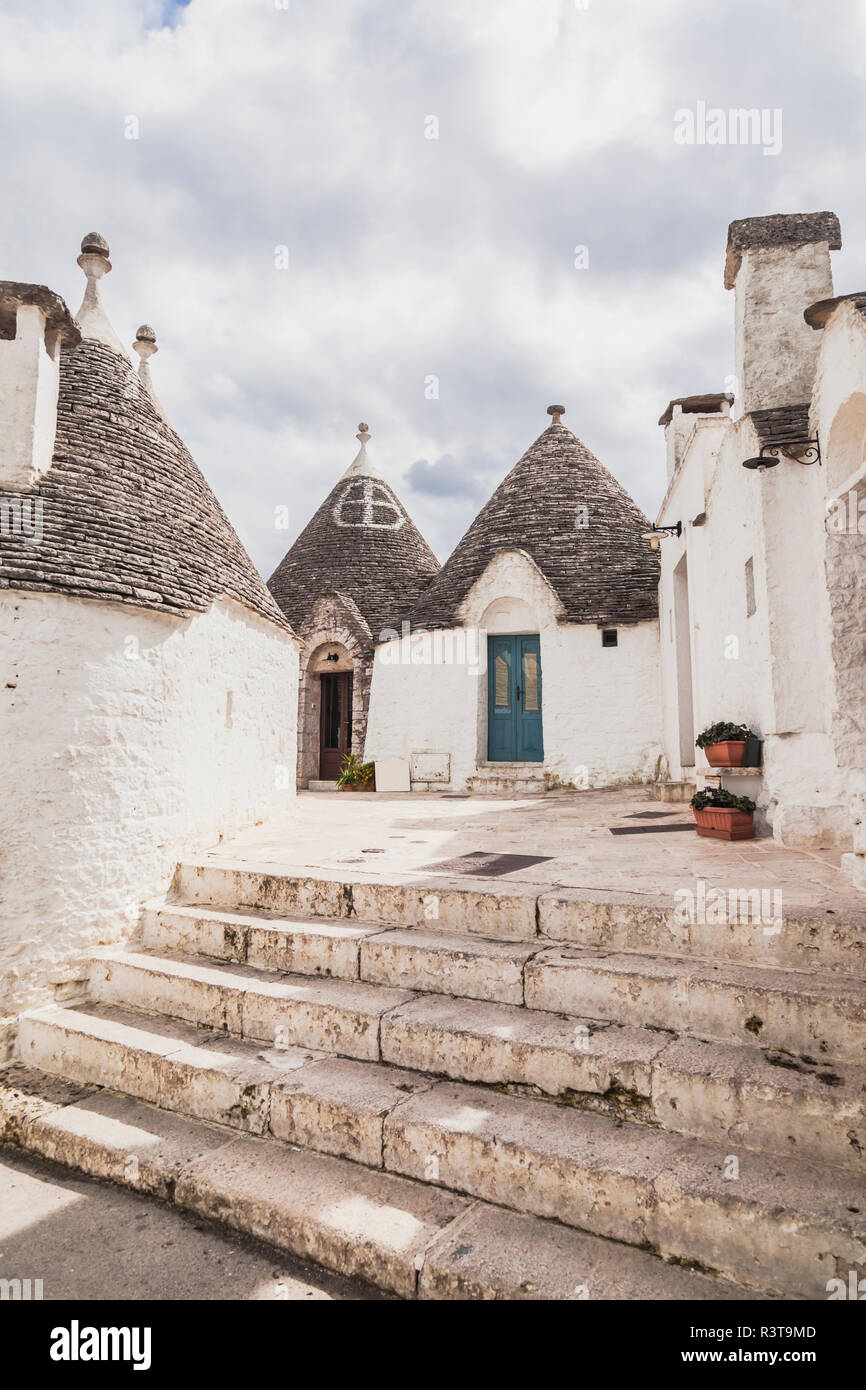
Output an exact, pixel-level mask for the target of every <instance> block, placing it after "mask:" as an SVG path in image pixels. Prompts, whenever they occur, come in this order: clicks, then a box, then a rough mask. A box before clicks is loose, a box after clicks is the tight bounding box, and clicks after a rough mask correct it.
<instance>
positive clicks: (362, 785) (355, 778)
mask: <svg viewBox="0 0 866 1390" xmlns="http://www.w3.org/2000/svg"><path fill="white" fill-rule="evenodd" d="M375 790H376V780H375V768H374V766H373V764H372V763H362V762H361V759H360V758H359V757H358V756H357V754H355V753H347V754H346V756H345V758H344V759H343V761H342V763H341V764H340V775H339V777H338V778H337V791H338V792H374V791H375Z"/></svg>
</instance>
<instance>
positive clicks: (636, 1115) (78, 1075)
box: [19, 996, 866, 1173]
mask: <svg viewBox="0 0 866 1390" xmlns="http://www.w3.org/2000/svg"><path fill="white" fill-rule="evenodd" d="M476 1013H477V1016H475V1014H476ZM385 1023H386V1025H387V1026H386V1027H384V1028H383V1033H382V1039H381V1046H380V1051H379V1054H378V1057H377V1058H376V1059H375V1060H374V1061H371V1062H357V1061H353V1060H350V1059H346V1058H340V1059H339V1060H338V1059H336V1058H334V1056H333V1054H329V1053H327V1052H324V1051H322V1050H320V1049H317V1048H315V1047H312V1046H307V1045H305V1044H304V1043H303V1042H301V1043H299V1044H294V1045H283V1046H281V1047H279V1048H277V1047H272V1046H269V1045H265V1046H262V1045H260V1043H258V1042H253V1041H250V1040H242V1039H238V1038H235V1037H230V1036H227V1035H225V1034H223V1033H217V1032H214V1031H213V1030H212V1029H202V1028H201V1027H198V1028H196V1027H195V1026H192V1025H190V1024H183V1023H180V1022H178V1021H177V1020H174V1019H169V1018H165V1017H162V1016H159V1015H156V1016H154V1015H152V1014H147V1013H141V1012H135V1011H131V1010H129V1009H128V1008H127V1009H122V1008H118V1007H116V1006H111V1005H98V1006H90V1007H88V1008H86V1009H82V1010H68V1009H48V1010H40V1011H38V1012H36V1013H34V1014H30V1015H26V1016H25V1017H24V1018H23V1019H22V1021H21V1029H20V1037H19V1055H20V1057H21V1059H22V1060H23V1061H25V1062H26V1063H27V1064H28V1065H31V1066H35V1067H38V1068H40V1069H41V1070H43V1071H46V1072H50V1073H52V1074H55V1075H60V1076H65V1077H67V1078H68V1079H70V1080H72V1081H75V1082H77V1083H80V1084H101V1085H106V1086H112V1087H114V1088H115V1089H117V1090H121V1091H124V1092H125V1093H127V1094H129V1095H132V1096H134V1097H135V1098H136V1099H139V1100H145V1101H149V1102H151V1103H153V1104H156V1105H161V1106H163V1107H165V1108H166V1109H177V1110H180V1111H181V1112H182V1113H184V1114H189V1115H192V1116H195V1117H198V1118H201V1119H210V1120H214V1121H216V1122H218V1123H220V1124H228V1125H232V1126H234V1127H236V1128H239V1129H243V1130H245V1131H247V1132H249V1133H262V1132H263V1131H264V1130H265V1129H266V1128H267V1124H268V1120H267V1116H268V1114H269V1113H270V1114H271V1116H273V1114H274V1113H275V1109H276V1110H277V1111H278V1110H279V1109H280V1105H279V1104H277V1105H276V1107H275V1106H274V1103H273V1100H272V1097H273V1096H274V1095H275V1094H276V1093H277V1092H280V1094H283V1093H284V1092H285V1090H286V1086H285V1085H281V1083H282V1082H284V1081H285V1080H286V1078H287V1077H288V1078H289V1083H290V1084H289V1089H293V1088H294V1087H295V1083H296V1081H297V1079H298V1078H297V1077H296V1075H295V1074H296V1072H297V1071H298V1069H299V1068H302V1069H303V1077H302V1078H301V1079H302V1080H306V1079H312V1080H314V1081H315V1080H316V1079H318V1078H319V1077H320V1076H324V1075H327V1076H328V1077H329V1078H331V1079H334V1080H336V1081H337V1082H338V1083H340V1084H342V1080H341V1079H342V1078H347V1084H348V1085H349V1087H350V1093H351V1094H353V1095H354V1093H355V1090H357V1094H358V1095H360V1094H361V1093H362V1092H364V1090H365V1088H369V1087H372V1094H373V1095H374V1097H375V1110H374V1114H376V1115H380V1114H381V1112H382V1104H381V1102H382V1096H383V1094H384V1095H385V1096H386V1098H387V1096H388V1095H390V1094H392V1093H394V1094H396V1096H397V1099H398V1100H399V1099H403V1098H405V1095H406V1094H409V1093H411V1092H412V1091H414V1090H417V1089H419V1088H421V1087H423V1086H429V1085H432V1084H433V1083H434V1081H438V1080H439V1079H440V1078H447V1079H448V1080H452V1081H459V1082H473V1083H478V1084H480V1085H482V1086H485V1085H486V1086H490V1087H496V1088H498V1089H500V1090H509V1091H510V1092H511V1093H513V1094H518V1095H531V1096H537V1097H540V1098H541V1099H558V1100H559V1101H560V1102H561V1103H563V1104H565V1105H568V1106H571V1107H574V1108H579V1109H587V1110H595V1111H598V1112H600V1113H605V1114H608V1115H611V1116H613V1117H617V1118H619V1117H626V1118H629V1119H630V1120H639V1121H642V1122H644V1123H648V1124H654V1125H660V1126H663V1127H664V1128H666V1129H668V1130H670V1131H671V1132H676V1133H680V1134H685V1135H691V1136H696V1137H699V1138H702V1139H707V1140H711V1141H716V1142H723V1143H725V1144H727V1145H728V1146H736V1147H737V1148H738V1149H740V1148H751V1149H763V1150H767V1151H768V1152H771V1153H776V1154H779V1155H783V1156H796V1157H797V1158H800V1159H803V1160H809V1161H812V1162H829V1163H832V1164H834V1165H837V1166H839V1167H847V1168H849V1169H852V1170H853V1171H855V1172H857V1173H861V1172H862V1171H863V1151H864V1149H866V1114H864V1100H863V1097H864V1094H866V1069H863V1068H855V1067H842V1068H841V1070H840V1072H834V1073H829V1072H828V1071H827V1070H826V1069H825V1070H823V1071H818V1070H816V1069H811V1068H807V1067H805V1066H804V1065H803V1064H799V1066H798V1065H797V1064H796V1062H795V1059H791V1058H788V1057H782V1056H780V1055H778V1054H767V1053H764V1052H762V1051H761V1050H759V1049H754V1048H740V1047H734V1046H729V1047H727V1048H719V1047H718V1046H716V1045H714V1044H709V1043H701V1042H697V1041H694V1040H692V1039H688V1038H672V1036H671V1035H670V1034H666V1033H660V1032H653V1031H651V1030H639V1029H616V1028H607V1029H604V1028H603V1029H601V1030H599V1031H598V1032H597V1033H592V1034H589V1035H587V1037H586V1038H580V1039H578V1043H579V1046H578V1047H575V1046H574V1042H575V1039H574V1033H573V1030H572V1029H571V1025H570V1023H566V1021H565V1020H562V1019H557V1018H550V1017H547V1018H544V1017H542V1018H541V1019H540V1020H538V1019H536V1018H533V1016H532V1015H531V1014H529V1013H528V1011H526V1010H519V1009H515V1008H513V1007H509V1006H505V1007H503V1006H495V1005H481V1006H479V1005H476V1004H461V1003H460V1002H459V1001H454V1000H445V999H441V998H436V997H433V996H431V997H429V998H424V997H421V998H419V999H418V1000H416V1001H414V1002H413V1003H412V1004H410V1005H408V1006H406V1007H403V1008H398V1009H397V1010H395V1012H394V1014H393V1016H392V1018H389V1019H387V1020H386V1021H385ZM563 1025H565V1027H563ZM566 1030H568V1031H566ZM584 1047H585V1048H586V1049H587V1050H584ZM380 1061H381V1062H383V1063H384V1064H385V1065H380V1064H379V1062H380ZM312 1062H316V1063H328V1066H327V1067H325V1066H320V1067H318V1069H316V1068H313V1069H312V1070H311V1068H310V1064H311V1063H312ZM394 1088H397V1091H396V1092H395V1091H394ZM315 1115H316V1122H317V1123H321V1125H322V1130H323V1136H324V1137H323V1138H322V1140H321V1141H318V1142H317V1141H316V1139H315V1138H313V1137H310V1138H308V1140H307V1141H306V1142H307V1143H308V1145H309V1147H313V1148H317V1147H323V1146H324V1148H325V1150H326V1151H327V1152H334V1151H335V1150H334V1149H332V1148H331V1147H329V1143H330V1140H329V1138H328V1135H329V1134H330V1130H331V1127H332V1126H334V1127H336V1131H337V1133H338V1135H339V1136H341V1138H340V1142H341V1143H342V1142H343V1137H344V1136H345V1135H346V1134H347V1133H348V1132H350V1131H351V1132H352V1133H354V1132H355V1131H356V1129H357V1127H358V1123H359V1121H358V1120H357V1117H355V1118H354V1119H352V1120H351V1122H350V1120H349V1118H348V1116H347V1114H331V1115H327V1116H325V1115H324V1114H323V1113H322V1112H321V1111H318V1110H317V1111H315ZM280 1137H287V1136H286V1135H285V1134H281V1136H280ZM359 1143H360V1141H359ZM371 1144H372V1148H371ZM377 1145H378V1151H381V1135H379V1136H378V1138H376V1139H374V1140H370V1139H369V1138H368V1139H367V1140H365V1141H364V1144H363V1145H361V1147H358V1148H355V1149H350V1150H346V1149H343V1148H340V1149H339V1150H336V1151H337V1152H339V1153H340V1154H341V1155H342V1156H343V1157H349V1158H359V1159H360V1160H361V1161H363V1162H368V1163H374V1162H377V1161H378V1160H376V1159H374V1158H373V1157H371V1153H373V1151H374V1150H375V1149H376V1146H377Z"/></svg>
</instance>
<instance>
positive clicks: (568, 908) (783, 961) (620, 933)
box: [171, 858, 866, 978]
mask: <svg viewBox="0 0 866 1390" xmlns="http://www.w3.org/2000/svg"><path fill="white" fill-rule="evenodd" d="M685 887H686V888H688V887H689V885H685ZM693 887H694V885H693ZM704 887H705V886H704ZM738 887H739V885H737V884H736V883H733V884H731V885H730V894H731V895H736V897H735V899H734V897H733V896H732V900H731V902H730V904H729V913H728V916H729V920H726V921H725V922H723V923H716V922H715V921H714V920H712V914H711V912H710V911H709V907H710V905H711V904H710V903H709V902H708V901H707V895H706V892H703V895H702V893H701V892H698V891H697V888H695V892H694V893H693V894H692V898H691V899H689V902H688V904H686V903H683V902H679V901H678V900H675V901H671V900H670V899H668V898H662V897H651V896H650V895H647V894H643V893H628V892H619V893H601V892H598V891H594V890H590V889H576V888H550V889H541V890H539V888H538V887H537V886H535V885H532V884H524V883H520V882H516V881H513V880H509V881H507V882H506V881H504V880H502V879H499V880H479V879H475V878H472V879H469V880H467V879H466V878H452V877H448V876H446V875H436V874H430V875H428V876H426V877H424V876H422V874H420V873H415V874H412V875H404V876H395V878H394V879H393V880H392V881H391V882H389V883H381V882H375V881H373V880H372V879H371V878H370V879H365V878H363V877H362V876H359V875H356V876H354V877H349V878H346V877H345V876H343V875H341V874H339V873H338V872H336V871H334V872H333V873H322V874H320V875H319V876H317V877H313V876H311V875H307V874H300V875H292V874H290V873H285V872H283V873H274V872H273V868H272V866H260V867H255V866H250V865H249V864H245V863H239V864H227V863H224V862H221V861H214V860H211V859H207V858H206V859H191V860H188V861H185V862H184V863H182V864H180V865H178V869H177V873H176V875H175V881H174V888H173V897H174V899H175V902H174V903H173V904H171V906H186V907H193V906H200V907H201V908H202V909H206V910H209V909H211V908H215V909H218V910H224V911H228V912H230V913H233V914H241V915H243V914H245V913H247V914H248V913H250V912H253V913H255V912H260V913H266V914H269V915H271V916H274V917H281V918H285V919H297V918H306V919H319V920H322V919H324V920H330V921H336V922H339V923H342V924H343V925H347V926H348V925H356V926H357V925H359V924H363V923H365V922H366V923H379V925H380V930H382V929H384V928H385V927H387V926H396V927H400V928H407V927H417V928H420V929H422V930H425V931H442V932H449V933H457V934H463V935H470V936H474V935H478V936H482V937H485V938H487V939H488V940H498V941H514V942H535V941H537V940H538V938H539V937H541V939H542V941H543V942H549V943H550V944H554V943H556V942H561V943H563V944H570V945H575V946H585V947H591V948H602V949H608V950H621V951H659V952H661V953H662V954H668V955H670V954H676V955H681V956H696V957H698V958H703V959H706V960H730V961H740V962H742V963H743V964H748V965H761V966H766V967H768V968H770V967H778V968H782V969H792V970H809V971H811V970H821V971H822V972H824V973H833V972H836V971H838V972H840V973H842V974H848V975H852V976H856V977H859V978H863V976H864V975H866V911H864V912H863V913H862V914H860V915H859V916H858V917H857V919H856V920H855V919H853V918H848V917H844V916H840V917H838V918H837V917H836V916H835V915H834V914H828V913H821V914H819V915H815V916H809V915H808V914H806V913H803V912H802V911H800V912H796V911H795V912H785V914H784V918H783V921H782V922H781V924H780V923H779V922H777V921H775V918H774V917H773V918H772V920H767V921H765V920H763V917H762V911H759V912H758V913H757V915H756V916H755V915H752V916H750V915H749V913H747V912H746V902H745V899H744V896H743V894H737V889H738ZM746 892H747V890H746ZM758 899H759V901H758V903H757V907H758V908H759V909H761V910H762V905H761V902H760V894H758ZM770 906H771V907H772V904H770ZM707 917H709V918H710V920H706V918H707Z"/></svg>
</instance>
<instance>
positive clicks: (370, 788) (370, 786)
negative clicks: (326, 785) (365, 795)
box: [340, 777, 376, 792]
mask: <svg viewBox="0 0 866 1390" xmlns="http://www.w3.org/2000/svg"><path fill="white" fill-rule="evenodd" d="M375 790H376V786H375V783H374V782H373V779H372V777H371V778H370V781H369V782H360V783H358V784H357V785H354V784H353V783H351V782H347V783H346V785H345V786H343V787H341V788H340V791H341V792H374V791H375Z"/></svg>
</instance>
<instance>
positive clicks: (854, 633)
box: [812, 302, 866, 890]
mask: <svg viewBox="0 0 866 1390" xmlns="http://www.w3.org/2000/svg"><path fill="white" fill-rule="evenodd" d="M812 427H813V430H814V431H816V432H817V433H818V435H819V438H820V440H821V449H822V452H823V456H824V469H823V473H824V479H825V484H826V500H827V506H828V516H827V524H826V528H825V530H826V539H825V546H826V548H825V555H824V568H825V575H826V585H827V597H828V602H829V610H830V637H831V644H832V646H831V651H832V668H833V698H832V720H833V722H832V728H833V740H834V744H835V748H836V757H837V761H838V762H839V764H840V766H841V767H842V769H843V771H844V774H845V780H846V792H847V800H848V807H849V813H850V828H851V836H852V846H851V852H850V853H849V854H848V855H846V857H845V861H844V862H845V867H846V869H847V870H848V872H849V874H850V876H851V878H852V880H853V882H854V883H855V885H856V886H857V887H858V888H861V889H864V890H866V318H864V315H863V314H862V313H861V312H860V310H859V309H858V308H857V307H856V306H855V305H853V304H851V303H850V302H849V303H842V304H840V305H839V307H838V308H837V309H836V310H835V312H834V313H833V315H832V317H831V319H830V321H829V323H828V324H827V327H826V328H825V329H824V330H823V333H822V334H821V350H820V355H819V358H818V371H817V376H816V382H815V391H814V393H813V397H812Z"/></svg>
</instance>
